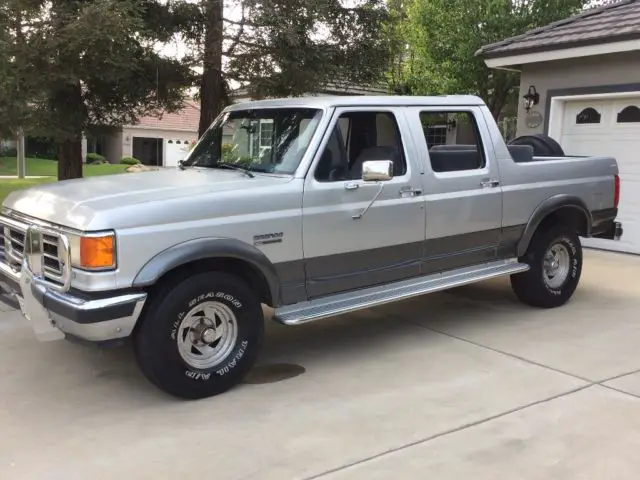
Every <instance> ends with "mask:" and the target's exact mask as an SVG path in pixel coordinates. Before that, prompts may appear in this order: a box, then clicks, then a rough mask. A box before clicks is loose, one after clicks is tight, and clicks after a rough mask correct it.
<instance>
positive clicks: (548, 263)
mask: <svg viewBox="0 0 640 480" xmlns="http://www.w3.org/2000/svg"><path fill="white" fill-rule="evenodd" d="M570 269H571V255H569V250H568V249H567V247H565V246H564V245H562V244H559V243H558V244H555V245H553V246H552V247H551V248H550V249H549V250H548V251H547V253H546V254H545V256H544V265H543V269H542V274H543V276H544V281H545V283H546V284H547V286H548V287H549V288H554V289H555V288H560V287H561V286H562V285H563V284H564V282H566V280H567V278H568V277H569V270H570Z"/></svg>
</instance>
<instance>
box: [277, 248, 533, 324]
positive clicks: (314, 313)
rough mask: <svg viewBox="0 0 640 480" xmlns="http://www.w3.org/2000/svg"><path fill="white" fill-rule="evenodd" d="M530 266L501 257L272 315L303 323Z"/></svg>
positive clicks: (280, 310)
mask: <svg viewBox="0 0 640 480" xmlns="http://www.w3.org/2000/svg"><path fill="white" fill-rule="evenodd" d="M527 270H529V265H526V264H524V263H519V262H518V260H517V259H510V260H500V261H497V262H490V263H484V264H480V265H474V266H473V267H466V268H460V269H456V270H453V271H451V272H445V273H435V274H430V275H426V276H424V277H418V278H412V279H409V280H402V281H400V282H394V283H392V284H389V285H379V286H376V287H371V288H367V289H363V290H356V291H354V292H348V293H340V294H336V295H331V296H329V297H323V298H319V299H317V300H310V301H307V302H300V303H296V304H295V305H287V306H285V307H281V308H277V309H276V310H275V312H274V316H273V319H274V320H276V321H277V322H280V323H283V324H285V325H300V324H302V323H307V322H313V321H315V320H321V319H323V318H327V317H334V316H336V315H341V314H343V313H347V312H352V311H355V310H361V309H363V308H370V307H375V306H378V305H383V304H385V303H391V302H396V301H398V300H404V299H407V298H411V297H415V296H418V295H423V294H425V293H431V292H437V291H439V290H446V289H448V288H452V287H458V286H461V285H466V284H468V283H474V282H479V281H481V280H488V279H490V278H494V277H500V276H503V275H511V274H514V273H519V272H526V271H527Z"/></svg>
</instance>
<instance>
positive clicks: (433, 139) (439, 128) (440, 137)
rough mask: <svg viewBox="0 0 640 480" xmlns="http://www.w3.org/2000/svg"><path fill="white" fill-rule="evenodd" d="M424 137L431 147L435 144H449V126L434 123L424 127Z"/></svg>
mask: <svg viewBox="0 0 640 480" xmlns="http://www.w3.org/2000/svg"><path fill="white" fill-rule="evenodd" d="M424 137H425V139H426V140H427V145H428V146H429V148H431V147H433V146H435V145H446V144H447V126H446V125H432V126H428V127H424Z"/></svg>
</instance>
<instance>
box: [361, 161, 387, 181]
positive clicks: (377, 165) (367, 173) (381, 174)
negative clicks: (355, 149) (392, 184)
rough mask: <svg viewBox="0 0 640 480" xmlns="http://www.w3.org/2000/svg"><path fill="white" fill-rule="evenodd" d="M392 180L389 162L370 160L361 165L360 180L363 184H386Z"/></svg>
mask: <svg viewBox="0 0 640 480" xmlns="http://www.w3.org/2000/svg"><path fill="white" fill-rule="evenodd" d="M392 178H393V162H392V161H391V160H370V161H368V162H364V163H363V164H362V180H364V181H365V182H386V181H389V180H391V179H392Z"/></svg>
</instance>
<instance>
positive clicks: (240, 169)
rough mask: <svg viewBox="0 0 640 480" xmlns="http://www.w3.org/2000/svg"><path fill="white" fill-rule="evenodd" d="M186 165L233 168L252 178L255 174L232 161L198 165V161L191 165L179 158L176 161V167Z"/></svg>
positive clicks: (181, 168) (185, 166)
mask: <svg viewBox="0 0 640 480" xmlns="http://www.w3.org/2000/svg"><path fill="white" fill-rule="evenodd" d="M187 167H201V168H226V169H228V170H235V171H236V172H242V173H244V174H245V175H246V176H247V177H249V178H254V177H255V175H254V174H253V173H251V170H250V169H249V168H247V167H243V166H240V165H235V164H233V163H214V164H211V165H206V164H203V165H200V164H198V163H193V164H191V165H185V164H184V162H183V161H182V160H180V161H179V162H178V168H179V169H180V170H184V169H186V168H187Z"/></svg>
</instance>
